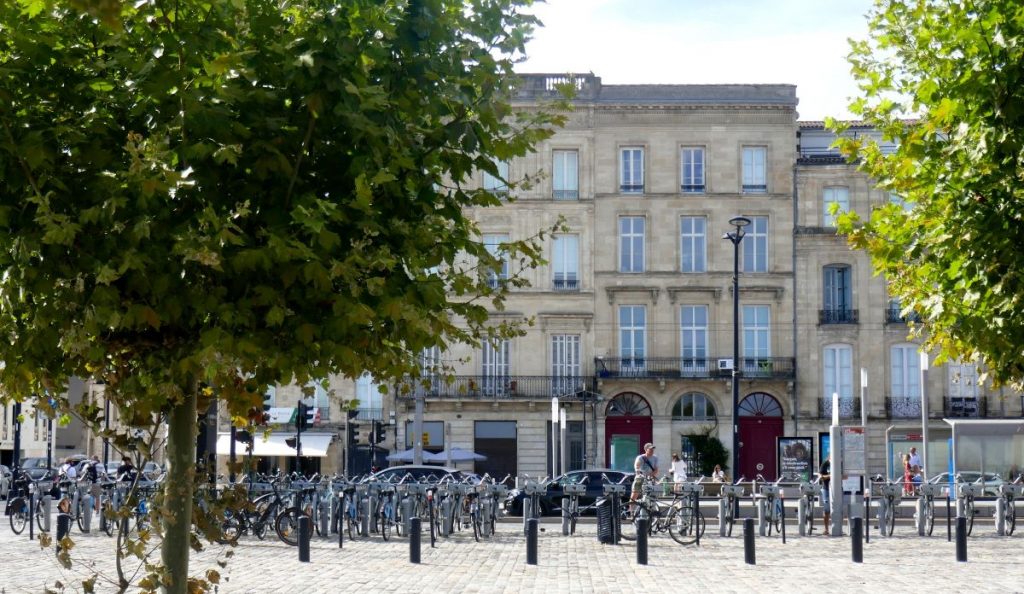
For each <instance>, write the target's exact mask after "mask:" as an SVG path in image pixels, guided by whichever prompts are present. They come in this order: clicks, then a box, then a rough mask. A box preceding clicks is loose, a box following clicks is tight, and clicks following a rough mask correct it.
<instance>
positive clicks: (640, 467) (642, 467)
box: [629, 443, 658, 504]
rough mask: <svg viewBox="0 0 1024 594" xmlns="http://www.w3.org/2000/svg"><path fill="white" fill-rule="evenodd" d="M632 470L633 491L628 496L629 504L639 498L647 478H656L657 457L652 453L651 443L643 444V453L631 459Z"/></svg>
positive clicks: (652, 445) (652, 479)
mask: <svg viewBox="0 0 1024 594" xmlns="http://www.w3.org/2000/svg"><path fill="white" fill-rule="evenodd" d="M633 470H634V471H635V472H636V478H634V479H633V493H632V494H631V495H630V496H629V502H630V503H631V504H632V503H633V502H634V501H636V500H637V499H639V498H640V495H641V494H642V493H643V490H644V483H645V482H646V481H647V480H651V481H654V480H657V479H658V457H657V456H655V455H654V444H653V443H647V444H644V453H642V454H640V455H639V456H637V457H636V460H634V461H633Z"/></svg>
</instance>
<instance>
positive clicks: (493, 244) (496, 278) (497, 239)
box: [483, 234, 508, 288]
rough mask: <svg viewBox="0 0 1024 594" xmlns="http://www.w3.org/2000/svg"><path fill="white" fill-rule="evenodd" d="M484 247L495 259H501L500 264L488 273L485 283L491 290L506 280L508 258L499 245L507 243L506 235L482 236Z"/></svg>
mask: <svg viewBox="0 0 1024 594" xmlns="http://www.w3.org/2000/svg"><path fill="white" fill-rule="evenodd" d="M483 239H484V247H486V248H487V251H488V252H489V253H490V254H491V255H492V256H494V257H495V258H501V263H500V264H498V265H497V267H496V268H495V269H494V270H490V271H488V274H487V282H488V284H490V286H491V287H492V288H497V287H498V285H499V284H500V283H501V281H505V280H508V256H507V254H505V253H504V250H502V247H501V244H503V243H507V242H508V235H504V234H492V235H484V238H483Z"/></svg>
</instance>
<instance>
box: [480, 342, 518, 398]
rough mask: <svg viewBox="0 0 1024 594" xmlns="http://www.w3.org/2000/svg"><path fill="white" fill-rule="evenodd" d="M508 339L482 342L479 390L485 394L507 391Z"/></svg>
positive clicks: (498, 393) (495, 394)
mask: <svg viewBox="0 0 1024 594" xmlns="http://www.w3.org/2000/svg"><path fill="white" fill-rule="evenodd" d="M509 351H510V349H509V341H507V340H496V341H494V342H491V341H486V342H484V345H483V349H482V351H481V354H480V355H481V356H480V371H481V375H482V376H483V377H482V378H480V379H481V387H480V389H481V391H482V392H483V394H484V395H485V396H502V395H505V394H507V393H508V391H509V377H508V376H509V370H510V361H511V357H510V352H509Z"/></svg>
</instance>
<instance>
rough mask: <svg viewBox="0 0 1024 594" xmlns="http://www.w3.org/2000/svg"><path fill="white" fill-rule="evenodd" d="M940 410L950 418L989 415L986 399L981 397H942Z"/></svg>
mask: <svg viewBox="0 0 1024 594" xmlns="http://www.w3.org/2000/svg"><path fill="white" fill-rule="evenodd" d="M942 411H943V414H945V416H947V417H952V418H962V419H980V418H985V417H987V416H989V415H988V406H987V400H986V399H985V398H981V397H979V398H949V397H947V398H943V399H942ZM997 414H998V413H997Z"/></svg>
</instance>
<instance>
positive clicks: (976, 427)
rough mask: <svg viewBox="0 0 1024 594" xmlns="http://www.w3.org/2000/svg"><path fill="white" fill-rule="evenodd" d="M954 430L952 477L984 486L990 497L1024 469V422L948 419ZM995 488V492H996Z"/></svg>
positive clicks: (1021, 420)
mask: <svg viewBox="0 0 1024 594" xmlns="http://www.w3.org/2000/svg"><path fill="white" fill-rule="evenodd" d="M945 421H946V423H948V424H949V425H950V427H951V428H952V434H953V435H952V439H951V452H950V454H951V455H950V458H951V459H950V474H949V477H948V478H949V480H950V481H952V480H953V479H954V477H956V475H961V478H962V480H964V481H965V482H972V483H973V482H977V483H984V486H985V491H986V494H988V493H989V491H996V490H997V488H998V485H999V484H1002V483H1003V482H1012V481H1013V480H1014V479H1016V478H1017V477H1018V476H1019V475H1020V473H1021V468H1024V419H945ZM993 487H995V488H993Z"/></svg>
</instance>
